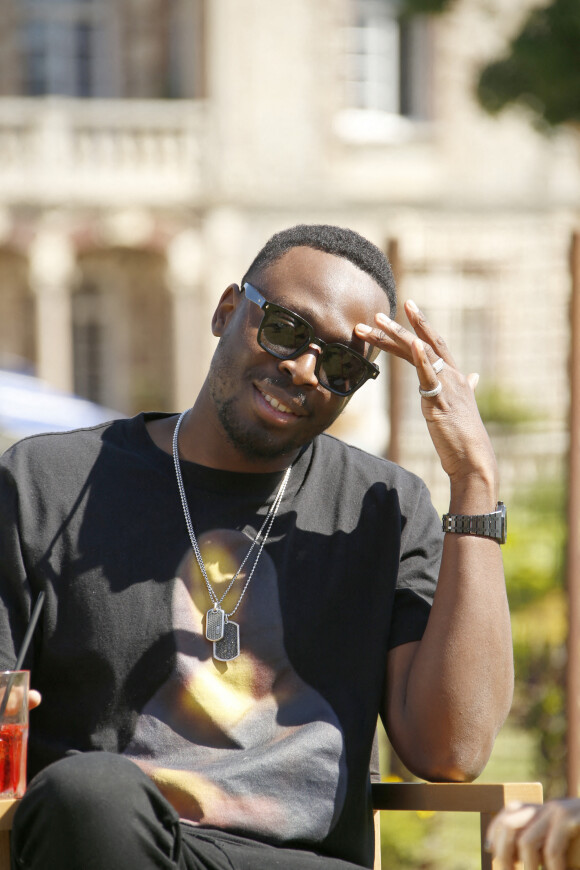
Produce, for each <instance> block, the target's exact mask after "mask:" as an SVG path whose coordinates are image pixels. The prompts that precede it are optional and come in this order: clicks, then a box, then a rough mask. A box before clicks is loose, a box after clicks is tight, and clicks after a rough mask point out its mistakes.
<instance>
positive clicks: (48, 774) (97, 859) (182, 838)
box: [12, 752, 360, 870]
mask: <svg viewBox="0 0 580 870" xmlns="http://www.w3.org/2000/svg"><path fill="white" fill-rule="evenodd" d="M357 867H358V865H355V864H350V863H348V862H346V861H339V860H337V859H334V858H325V857H321V856H319V855H315V854H314V853H312V852H306V851H303V850H301V849H300V850H298V849H281V848H278V847H276V846H270V845H267V844H264V843H260V842H257V841H254V840H249V839H246V838H245V837H238V836H235V835H233V834H228V833H226V832H219V831H214V830H210V829H207V828H197V827H193V826H192V825H188V824H185V823H183V822H180V821H179V817H178V815H177V813H176V811H175V810H174V809H173V807H172V806H171V804H170V803H168V801H166V800H165V798H164V797H163V795H162V794H161V792H160V791H159V790H158V789H157V787H156V786H155V785H154V783H153V782H152V780H150V779H149V777H148V776H146V774H144V773H143V772H142V771H141V770H140V769H139V768H138V767H137V765H136V764H133V762H131V761H129V760H127V759H126V758H123V757H122V756H120V755H114V754H111V753H107V752H88V753H82V754H79V755H74V756H71V757H70V758H65V759H63V760H62V761H57V762H56V763H55V764H52V765H50V766H49V767H47V768H45V769H44V770H43V771H41V773H39V774H38V775H37V776H36V777H34V779H33V780H32V782H31V783H30V785H29V786H28V789H27V791H26V794H25V795H24V798H23V799H22V801H21V803H20V805H19V807H18V810H17V812H16V815H15V817H14V827H13V830H12V870H22V868H25V870H153V868H167V870H356V868H357ZM358 870H360V868H358Z"/></svg>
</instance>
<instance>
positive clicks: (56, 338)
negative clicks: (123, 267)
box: [30, 229, 75, 392]
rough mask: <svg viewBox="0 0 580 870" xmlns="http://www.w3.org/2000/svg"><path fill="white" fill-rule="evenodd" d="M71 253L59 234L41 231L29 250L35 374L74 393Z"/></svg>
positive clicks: (67, 240)
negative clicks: (34, 322) (32, 300)
mask: <svg viewBox="0 0 580 870" xmlns="http://www.w3.org/2000/svg"><path fill="white" fill-rule="evenodd" d="M74 267H75V258H74V251H73V248H72V245H71V242H70V239H69V238H68V237H67V235H66V234H65V233H64V232H63V231H61V230H55V229H41V230H40V232H39V233H38V235H37V236H36V238H35V240H34V242H33V244H32V247H31V250H30V283H31V286H32V289H33V291H34V293H35V295H36V330H37V340H36V344H37V374H38V376H39V377H40V378H43V379H44V380H46V381H48V382H49V383H50V384H52V386H53V387H57V388H58V389H61V390H67V391H71V392H72V390H73V384H74V379H73V346H72V318H71V291H72V280H73V275H74Z"/></svg>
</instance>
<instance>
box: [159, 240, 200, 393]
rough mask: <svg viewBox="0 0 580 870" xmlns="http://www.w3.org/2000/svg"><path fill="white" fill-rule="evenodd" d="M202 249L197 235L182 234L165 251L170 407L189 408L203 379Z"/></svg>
mask: <svg viewBox="0 0 580 870" xmlns="http://www.w3.org/2000/svg"><path fill="white" fill-rule="evenodd" d="M202 260H203V255H202V246H201V240H200V237H199V235H198V233H197V232H196V231H195V230H193V229H187V230H183V231H182V232H181V233H179V234H178V235H177V236H175V237H174V238H173V239H172V240H171V242H170V243H169V246H168V248H167V282H168V287H169V290H170V293H171V296H172V300H173V403H174V407H175V410H184V409H185V408H188V407H190V406H191V405H192V404H193V402H194V401H195V398H196V396H197V394H198V393H199V391H200V389H201V385H202V384H203V381H204V379H205V374H206V370H207V362H208V343H207V341H206V335H205V333H206V332H209V330H210V326H209V323H206V317H205V305H204V300H203V294H202V280H201V272H202Z"/></svg>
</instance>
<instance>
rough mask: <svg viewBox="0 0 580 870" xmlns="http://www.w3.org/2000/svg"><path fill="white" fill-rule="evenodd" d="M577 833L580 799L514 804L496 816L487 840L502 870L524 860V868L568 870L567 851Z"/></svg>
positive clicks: (579, 830) (579, 825)
mask: <svg viewBox="0 0 580 870" xmlns="http://www.w3.org/2000/svg"><path fill="white" fill-rule="evenodd" d="M578 832H580V798H568V799H565V800H552V801H548V802H547V803H546V804H544V805H537V804H522V803H513V804H510V805H509V806H507V807H506V808H505V809H504V810H502V811H501V813H498V815H497V816H496V817H495V819H493V821H492V822H491V824H490V826H489V828H488V830H487V842H488V847H489V850H490V851H491V852H492V853H493V855H494V858H496V860H497V861H499V870H512V868H513V867H514V866H515V862H516V861H523V862H524V868H525V870H539V868H540V867H544V868H545V870H565V868H566V851H567V849H568V846H569V844H570V840H571V838H572V837H573V836H574V834H576V833H578Z"/></svg>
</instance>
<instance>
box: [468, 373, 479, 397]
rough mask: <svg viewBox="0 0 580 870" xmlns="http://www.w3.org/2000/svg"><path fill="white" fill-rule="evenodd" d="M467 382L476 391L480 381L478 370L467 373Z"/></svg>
mask: <svg viewBox="0 0 580 870" xmlns="http://www.w3.org/2000/svg"><path fill="white" fill-rule="evenodd" d="M467 383H468V384H469V386H470V387H471V389H472V390H473V392H474V393H475V388H476V387H477V385H478V383H479V375H478V373H477V372H472V373H471V374H470V375H467Z"/></svg>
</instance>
